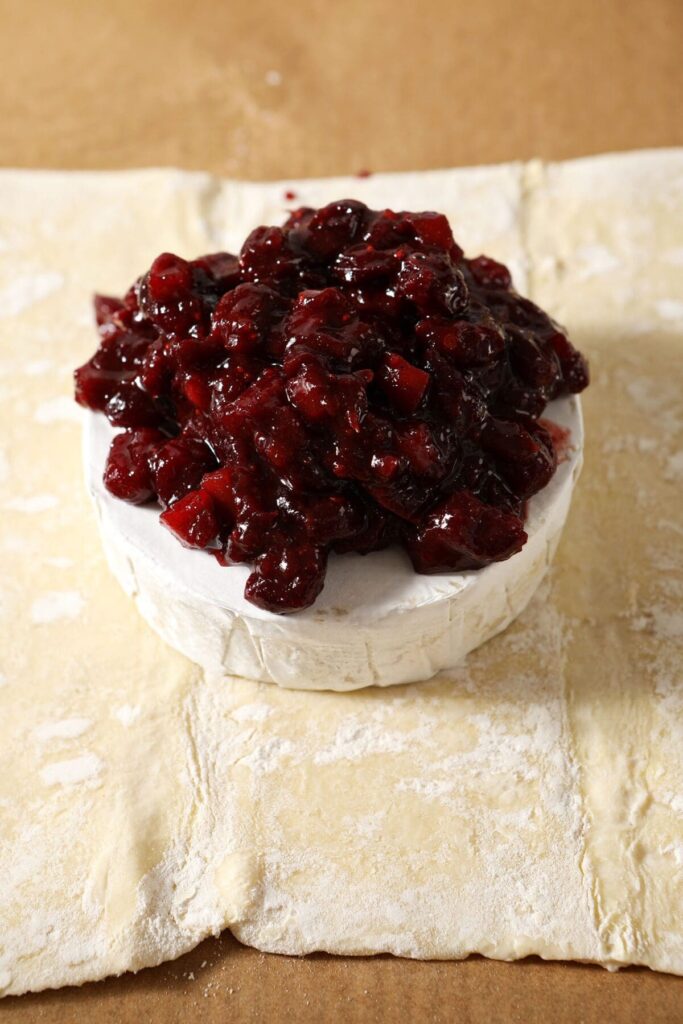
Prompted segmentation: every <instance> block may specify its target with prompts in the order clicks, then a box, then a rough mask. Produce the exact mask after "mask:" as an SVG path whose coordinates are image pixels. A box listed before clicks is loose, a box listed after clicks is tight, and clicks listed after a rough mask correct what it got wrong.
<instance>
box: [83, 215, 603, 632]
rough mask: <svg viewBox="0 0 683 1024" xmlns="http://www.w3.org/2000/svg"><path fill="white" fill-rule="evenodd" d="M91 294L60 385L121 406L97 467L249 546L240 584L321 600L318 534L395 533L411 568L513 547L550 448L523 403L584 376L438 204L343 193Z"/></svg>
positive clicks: (355, 545)
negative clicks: (224, 245)
mask: <svg viewBox="0 0 683 1024" xmlns="http://www.w3.org/2000/svg"><path fill="white" fill-rule="evenodd" d="M95 312H96V317H97V323H98V325H99V334H100V342H99V347H98V349H97V351H96V353H95V354H94V356H93V357H92V358H91V359H90V360H88V362H87V363H85V364H84V365H83V366H81V367H80V368H79V369H78V370H77V371H76V374H75V379H76V398H77V400H78V401H79V402H80V403H81V404H82V405H85V406H87V407H88V408H90V409H95V410H99V411H101V412H103V413H104V414H105V415H106V416H107V418H108V419H109V421H110V422H111V423H112V424H113V425H114V426H116V427H120V428H122V432H121V433H120V434H118V435H117V436H116V437H115V439H114V441H113V442H112V445H111V450H110V453H109V457H108V460H107V464H106V468H105V473H104V480H105V483H106V486H107V488H108V489H109V491H110V492H111V493H112V494H114V495H116V497H118V498H121V499H123V500H125V501H130V502H137V503H142V502H151V501H158V502H159V503H160V505H161V506H162V509H163V511H162V513H161V520H162V522H163V523H164V525H165V526H166V527H168V528H169V529H170V530H172V531H173V532H174V533H175V534H176V536H177V537H178V539H179V540H180V541H181V542H182V543H183V544H186V545H190V546H192V547H197V548H204V549H206V550H207V551H208V552H211V553H212V554H213V555H215V557H217V558H218V559H219V560H220V561H221V563H223V564H224V565H226V566H229V565H231V564H234V563H237V562H246V563H249V564H250V565H251V566H252V567H253V569H252V572H251V575H250V576H249V578H248V581H247V585H246V589H245V596H246V597H247V599H248V600H250V601H252V602H253V603H254V604H256V605H259V606H260V607H262V608H265V609H268V610H270V611H273V612H278V613H284V612H294V611H297V610H299V609H301V608H306V607H308V606H309V605H311V604H312V603H313V602H314V601H315V599H316V597H317V596H318V594H319V593H320V591H321V589H322V587H323V583H324V579H325V572H326V566H327V560H328V555H329V553H330V552H332V551H334V552H339V553H343V552H349V551H356V552H361V553H367V552H370V551H374V550H376V549H378V548H382V547H385V546H386V545H389V544H401V545H403V546H404V548H405V549H406V551H407V552H408V555H409V556H410V558H411V559H412V562H413V565H414V566H415V569H416V570H417V571H418V572H420V573H437V572H457V571H460V570H465V569H478V568H480V567H482V566H485V565H487V564H489V563H490V562H495V561H500V560H502V559H505V558H509V557H510V556H511V555H513V554H514V553H515V552H516V551H519V549H520V548H521V547H522V545H523V544H524V542H525V540H526V533H525V530H524V510H525V503H526V502H527V500H528V499H529V498H530V497H531V496H532V495H533V494H535V493H536V492H537V491H539V490H540V489H541V488H542V487H544V486H545V485H546V484H547V483H548V481H549V480H550V478H551V476H552V475H553V472H554V471H555V467H556V463H557V453H556V450H555V445H554V442H553V438H552V436H551V434H550V433H549V431H548V429H546V427H544V426H543V425H542V424H541V423H539V418H540V417H541V415H542V413H543V411H544V409H545V407H546V404H547V403H548V402H549V401H550V400H551V399H553V398H557V397H558V396H560V395H566V394H567V393H570V392H578V391H581V390H582V389H583V388H585V387H586V385H587V383H588V369H587V366H586V362H585V360H584V358H583V357H582V356H581V355H580V354H579V352H577V351H576V349H575V348H574V347H573V346H572V344H571V343H570V341H569V340H568V338H567V336H566V334H565V332H564V331H563V330H562V329H561V328H560V327H558V325H557V324H556V323H554V322H553V321H552V320H551V319H550V318H549V317H548V316H547V315H546V314H545V313H544V312H543V311H542V310H540V309H539V308H538V307H537V306H535V305H534V304H533V303H532V302H530V301H529V300H528V299H525V298H522V297H521V296H520V295H518V294H517V293H516V292H515V291H514V289H513V288H512V284H511V280H510V274H509V272H508V270H507V269H506V267H504V266H503V265H502V264H500V263H497V262H496V261H495V260H492V259H489V258H488V257H486V256H479V257H477V258H476V259H466V258H465V256H464V255H463V252H462V250H461V249H460V247H459V246H458V245H457V243H456V242H455V241H454V239H453V235H452V233H451V229H450V226H449V224H448V221H447V220H446V218H445V217H444V216H442V215H441V214H438V213H405V212H404V213H395V212H392V211H391V210H384V211H381V212H375V211H372V210H369V209H368V208H367V207H366V206H364V205H363V203H360V202H357V201H355V200H350V199H349V200H342V201H340V202H336V203H331V204H330V205H329V206H325V207H323V208H321V209H319V210H312V209H306V208H303V209H300V210H297V211H296V212H294V213H293V214H292V215H291V216H290V217H289V219H288V220H287V221H286V223H285V224H284V226H283V227H259V228H256V229H255V230H254V231H252V233H251V234H250V235H249V237H248V238H247V239H246V241H245V243H244V245H243V246H242V250H241V252H240V255H239V256H232V255H229V254H227V253H216V254H213V255H208V256H204V257H202V258H200V259H196V260H192V261H187V260H184V259H182V258H181V257H179V256H174V255H171V254H170V253H163V254H162V255H161V256H159V257H157V259H156V260H155V261H154V263H153V264H152V266H151V268H150V269H149V271H148V272H147V273H146V274H144V275H143V276H142V277H141V278H139V279H138V281H136V283H135V284H134V285H133V286H132V287H131V289H130V290H129V291H128V292H127V294H126V295H125V297H124V298H123V299H121V300H118V299H113V298H106V297H103V296H99V297H97V298H96V300H95Z"/></svg>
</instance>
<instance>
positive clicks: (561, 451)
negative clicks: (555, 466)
mask: <svg viewBox="0 0 683 1024" xmlns="http://www.w3.org/2000/svg"><path fill="white" fill-rule="evenodd" d="M538 422H539V423H540V425H541V426H542V427H545V429H546V430H547V431H548V433H549V434H550V436H551V437H552V439H553V444H554V445H555V451H556V452H557V461H558V462H566V461H567V459H568V458H569V452H568V448H569V447H570V443H571V436H572V435H571V431H570V430H568V429H567V427H561V426H560V425H559V423H553V421H552V420H545V419H540V420H539V421H538Z"/></svg>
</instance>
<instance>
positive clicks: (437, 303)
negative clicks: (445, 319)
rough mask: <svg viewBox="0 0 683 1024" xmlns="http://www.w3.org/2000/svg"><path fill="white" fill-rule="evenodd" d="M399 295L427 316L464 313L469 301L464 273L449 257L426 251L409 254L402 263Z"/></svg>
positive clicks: (398, 285)
mask: <svg viewBox="0 0 683 1024" xmlns="http://www.w3.org/2000/svg"><path fill="white" fill-rule="evenodd" d="M396 294H397V295H399V296H400V297H401V298H405V299H408V300H409V301H410V302H411V303H412V304H413V305H414V306H415V309H416V310H417V311H418V312H419V313H422V314H423V315H425V316H428V315H429V314H430V313H446V314H449V313H450V314H452V315H454V314H459V313H464V312H465V310H466V309H467V304H468V300H469V293H468V290H467V285H466V284H465V278H464V277H463V275H462V272H461V271H460V270H458V268H457V267H454V266H453V264H452V263H451V261H450V260H449V259H447V258H446V257H443V256H440V255H436V254H434V253H430V254H427V253H423V252H409V253H407V254H406V256H405V257H404V259H403V260H402V262H401V269H400V271H399V274H398V280H397V284H396Z"/></svg>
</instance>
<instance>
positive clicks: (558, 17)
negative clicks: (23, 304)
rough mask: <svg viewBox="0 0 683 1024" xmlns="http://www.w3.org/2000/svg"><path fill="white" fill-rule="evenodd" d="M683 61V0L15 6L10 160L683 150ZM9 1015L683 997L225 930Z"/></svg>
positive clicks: (613, 979)
mask: <svg viewBox="0 0 683 1024" xmlns="http://www.w3.org/2000/svg"><path fill="white" fill-rule="evenodd" d="M682 52H683V0H596V2H591V0H517V2H516V3H513V2H511V0H476V2H474V3H473V2H464V0H444V2H441V0H440V2H430V0H421V2H420V3H415V2H410V0H394V2H385V0H375V2H373V0H365V2H363V0H345V2H344V3H341V2H339V3H335V2H333V0H306V2H297V0H291V2H288V3H282V2H278V0H272V2H268V0H240V2H239V3H233V2H230V0H223V2H221V0H212V2H208V0H193V2H189V0H111V2H109V3H104V2H100V0H89V2H88V0H81V2H79V0H0V164H1V165H3V166H14V167H51V168H114V167H140V166H147V165H174V166H179V167H184V168H190V169H207V170H211V171H215V172H217V173H220V174H225V175H230V176H233V177H245V178H252V179H257V178H277V177H282V178H287V177H297V176H309V175H325V174H344V173H354V172H357V171H359V170H361V169H371V170H374V171H379V170H404V169H415V168H427V167H439V166H441V167H445V166H454V165H457V164H476V163H487V162H495V161H500V160H510V159H518V158H519V159H522V158H528V157H532V156H541V157H547V158H567V157H572V156H579V155H584V154H589V153H596V152H603V151H608V150H616V149H631V148H642V147H647V146H673V145H683V60H682V59H681V53H682ZM0 201H1V197H0ZM0 1016H3V1017H7V1018H10V1019H12V1020H13V1021H17V1022H29V1021H31V1022H32V1021H45V1022H51V1021H54V1022H59V1024H64V1022H73V1021H77V1022H78V1021H88V1022H89V1024H104V1022H117V1024H118V1022H123V1024H126V1022H133V1021H135V1022H138V1021H155V1022H156V1021H163V1022H176V1021H177V1022H181V1021H183V1022H185V1021H198V1022H199V1021H201V1022H218V1021H221V1022H223V1021H230V1022H234V1024H241V1022H247V1021H254V1022H256V1021H267V1022H268V1024H278V1022H281V1021H282V1022H284V1021H334V1020H343V1021H344V1022H348V1024H361V1022H362V1024H365V1022H368V1024H369V1022H384V1021H390V1022H393V1021H399V1020H400V1021H410V1022H413V1021H415V1022H422V1021H424V1022H433V1024H441V1022H445V1021H459V1022H463V1024H465V1022H472V1024H484V1022H486V1024H490V1022H501V1024H502V1022H513V1021H515V1022H516V1021H519V1022H524V1024H536V1022H539V1024H541V1022H542V1024H546V1022H553V1024H563V1022H567V1024H569V1022H571V1024H579V1022H585V1024H592V1022H598V1021H599V1022H603V1021H605V1020H613V1021H616V1022H619V1024H621V1022H624V1024H626V1022H629V1024H630V1022H633V1024H636V1022H638V1024H640V1022H647V1024H660V1022H662V1024H663V1022H666V1024H675V1022H680V1021H683V979H678V978H673V977H668V976H665V975H657V974H653V973H651V972H650V971H647V970H640V969H631V970H628V971H624V972H622V973H621V974H618V975H612V974H608V973H607V972H606V971H603V970H602V969H601V968H596V967H587V966H581V965H577V964H550V963H548V964H545V963H542V962H541V961H538V960H535V959H532V960H528V961H525V962H522V963H518V964H500V963H495V962H492V961H487V960H483V959H481V958H477V957H475V958H472V959H470V960H468V961H465V962H463V963H416V962H412V961H406V960H395V959H392V958H391V957H377V958H359V959H350V958H331V957H325V956H314V957H308V958H305V959H297V958H294V957H276V956H264V955H263V954H260V953H258V952H256V951H254V950H250V949H246V948H244V947H241V946H239V945H238V944H237V943H236V942H235V941H234V940H233V939H232V938H231V937H230V936H229V935H225V936H223V937H222V938H221V939H220V940H209V941H207V942H205V943H203V944H202V945H201V946H200V947H199V948H198V949H197V950H195V951H194V952H193V953H191V954H188V955H187V956H185V957H183V958H182V959H181V960H178V961H176V962H175V963H173V964H168V965H165V966H162V967H158V968H155V969H150V970H146V971H143V972H141V973H140V974H139V975H137V976H136V977H133V976H131V975H126V976H124V977H122V978H119V979H115V980H110V981H106V982H102V983H100V984H96V985H87V986H85V987H83V988H82V989H65V990H63V991H61V992H54V993H44V994H41V995H35V996H24V997H21V998H19V999H9V1000H5V1001H3V1002H2V1004H0Z"/></svg>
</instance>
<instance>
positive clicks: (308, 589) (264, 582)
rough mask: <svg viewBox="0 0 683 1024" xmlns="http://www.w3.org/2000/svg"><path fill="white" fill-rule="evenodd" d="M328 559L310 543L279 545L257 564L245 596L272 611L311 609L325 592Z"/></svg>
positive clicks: (319, 549) (318, 548)
mask: <svg viewBox="0 0 683 1024" xmlns="http://www.w3.org/2000/svg"><path fill="white" fill-rule="evenodd" d="M326 566H327V556H326V555H325V553H324V551H323V549H322V548H320V547H316V546H315V545H314V544H310V543H308V542H307V541H300V542H296V541H295V542H291V541H290V542H286V543H281V544H276V545H274V546H273V547H272V548H270V550H269V551H267V552H266V554H265V555H263V556H262V557H261V558H260V559H259V560H258V562H257V563H256V568H255V570H254V571H253V572H252V574H251V576H250V577H249V579H248V580H247V585H246V587H245V589H244V596H245V597H246V598H247V600H248V601H251V602H252V604H255V605H258V607H259V608H265V609H266V610H267V611H271V612H281V613H282V612H294V611H299V610H300V609H302V608H308V607H309V606H310V605H312V604H313V602H314V601H315V599H316V597H317V596H318V594H319V593H320V591H321V590H322V589H323V584H324V582H325V569H326Z"/></svg>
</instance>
